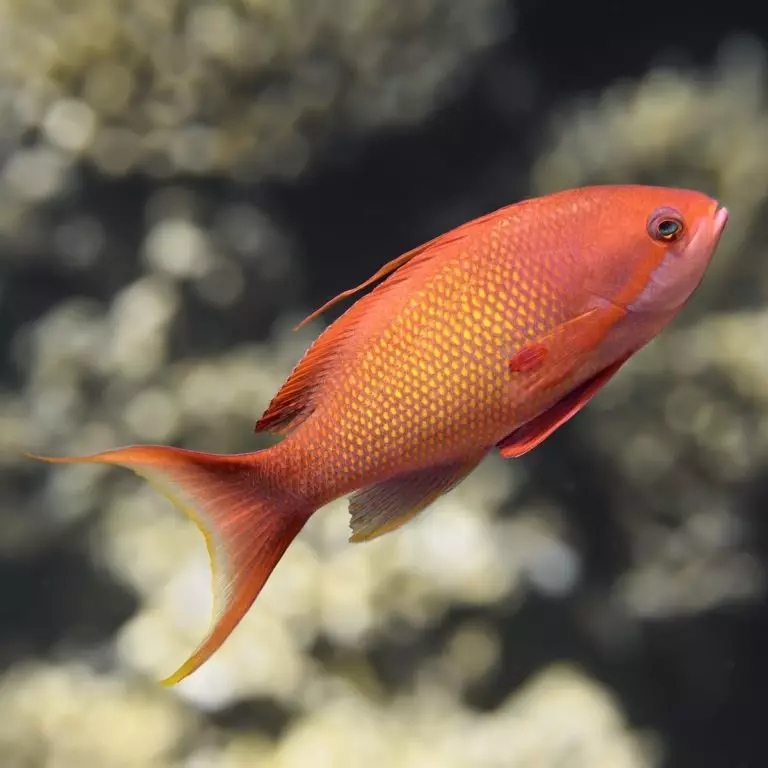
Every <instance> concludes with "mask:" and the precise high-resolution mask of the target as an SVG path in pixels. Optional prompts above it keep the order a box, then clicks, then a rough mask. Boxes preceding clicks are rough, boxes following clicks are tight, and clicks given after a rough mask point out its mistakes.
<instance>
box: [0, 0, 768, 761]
mask: <svg viewBox="0 0 768 768" xmlns="http://www.w3.org/2000/svg"><path fill="white" fill-rule="evenodd" d="M750 14H752V16H753V17H752V18H750ZM760 14H761V10H760V6H759V4H757V3H752V2H750V3H747V2H745V1H744V0H733V2H731V3H728V4H727V7H726V6H722V5H720V6H718V7H717V9H715V6H714V5H712V6H711V8H710V6H707V5H706V4H700V3H693V2H690V1H689V0H685V1H684V2H680V3H671V4H661V5H659V4H655V5H652V4H648V3H643V4H626V5H624V4H620V3H614V2H610V0H595V2H581V3H571V2H552V1H549V2H545V1H544V0H540V1H539V2H536V0H515V1H514V2H511V1H510V0H110V1H109V2H107V0H0V338H1V339H2V344H3V350H4V354H3V357H2V368H1V369H0V371H1V376H2V383H1V386H2V391H1V392H0V461H2V474H1V475H0V483H1V485H0V494H1V496H0V498H1V499H2V504H0V665H1V666H0V766H2V768H91V767H93V768H113V767H114V768H133V767H134V766H135V767H137V768H139V767H142V766H147V767H148V768H166V767H167V768H171V767H172V768H241V767H242V768H246V767H247V768H250V767H251V766H254V767H256V768H309V767H311V768H314V767H317V768H360V767H361V766H364V767H365V768H389V767H390V766H391V767H392V768H400V767H402V768H422V767H423V768H426V767H427V766H441V767H444V768H506V767H507V766H509V767H510V768H529V767H530V768H689V767H690V768H694V767H695V768H710V767H712V768H763V766H766V765H768V739H766V737H765V730H766V725H765V722H766V718H768V714H766V707H765V700H766V699H765V691H766V688H767V687H768V654H766V648H767V647H768V608H767V607H766V594H765V584H766V564H767V563H768V559H767V558H768V521H767V520H766V517H765V512H766V506H767V505H768V245H767V244H766V242H767V238H768V225H766V221H767V220H768V219H767V218H766V214H768V60H767V59H766V52H767V51H768V20H767V19H763V18H760ZM602 182H643V183H659V184H667V185H674V186H689V187H695V188H698V189H700V190H702V191H704V192H707V193H709V194H712V195H714V196H715V197H717V198H718V199H719V200H720V201H721V202H723V203H724V204H725V205H727V206H728V208H729V210H730V212H731V219H730V224H729V227H728V230H727V232H726V236H725V237H724V239H723V242H722V244H721V247H720V249H719V252H718V255H717V256H716V259H715V261H714V262H713V265H712V267H711V269H710V271H709V273H708V275H707V277H706V279H705V282H704V283H703V285H702V287H701V289H700V290H699V291H698V292H697V294H696V295H695V297H694V299H693V301H692V302H691V303H690V304H689V305H688V306H687V307H686V309H685V310H684V312H683V313H682V314H681V316H680V317H679V318H678V319H677V320H676V321H675V323H674V324H673V326H672V327H671V328H670V329H669V330H668V331H667V332H665V333H664V334H662V336H661V337H660V338H659V339H658V340H657V341H656V342H654V343H653V344H652V345H651V346H650V347H649V348H648V349H646V350H644V351H643V352H642V353H641V354H639V355H638V356H637V357H636V358H634V359H633V360H632V361H631V363H630V364H628V365H627V366H626V368H625V369H623V370H622V372H621V374H620V375H619V376H618V377H617V378H616V379H615V380H614V381H613V382H612V383H611V384H610V385H609V386H608V387H607V388H606V390H605V391H604V392H603V393H601V395H600V396H599V397H598V398H597V399H596V400H595V401H594V403H592V404H591V405H590V406H589V407H588V408H587V409H586V410H585V411H584V412H582V413H581V414H580V415H579V416H578V417H577V418H576V419H575V420H574V421H573V422H571V423H569V424H568V425H567V426H565V427H564V428H563V429H562V430H560V431H559V432H558V433H557V434H555V435H554V436H553V437H552V438H550V439H549V440H548V441H547V442H546V443H545V444H544V445H543V446H542V447H541V448H540V449H538V450H536V451H535V452H533V453H532V454H530V455H528V456H526V457H525V458H524V459H521V460H519V461H515V462H502V461H501V460H500V459H498V457H496V456H494V457H492V458H491V459H489V460H488V461H487V462H485V463H484V464H483V465H482V466H481V467H480V469H479V470H478V471H477V472H475V473H474V474H473V475H472V476H471V477H470V479H469V480H467V481H466V482H465V483H464V484H462V485H461V486H460V487H459V489H457V490H456V491H455V492H453V493H451V494H449V495H448V496H446V497H445V498H443V499H442V500H441V501H440V502H438V503H437V504H436V505H435V506H434V508H432V509H431V510H430V511H429V512H428V513H427V514H424V515H422V516H421V517H420V518H418V519H417V520H415V521H414V522H413V523H411V524H409V525H408V526H406V527H405V528H404V529H402V530H401V531H400V532H398V533H396V534H393V535H390V536H387V537H384V538H383V539H380V540H377V541H375V542H373V543H370V544H366V545H355V546H353V545H350V544H348V543H347V537H348V535H349V530H348V517H347V511H346V503H345V502H344V501H343V500H342V501H339V502H338V503H336V504H334V505H332V506H331V507H329V508H327V509H325V510H324V511H322V512H321V513H320V514H318V515H316V516H315V518H313V519H312V520H311V522H310V524H309V525H308V526H307V528H306V529H305V531H304V532H303V533H302V534H301V535H300V537H299V539H298V540H297V541H296V542H295V544H294V545H293V546H292V547H291V549H290V550H289V552H288V554H287V555H286V557H285V558H284V561H283V562H282V563H281V564H280V565H279V566H278V568H277V570H276V571H275V573H274V575H273V577H272V579H271V580H270V582H269V583H268V585H267V587H266V588H265V590H264V592H263V593H262V596H261V597H260V599H259V600H258V601H257V604H256V605H255V607H254V608H253V609H252V610H251V611H250V613H249V614H248V616H247V617H246V619H245V620H244V621H243V623H242V624H241V625H240V627H239V628H238V629H237V630H236V631H235V633H234V634H233V635H232V637H231V639H230V640H229V641H228V642H227V643H226V645H225V646H224V647H223V648H222V650H221V651H220V652H219V653H218V654H217V655H216V656H215V657H214V658H213V659H212V660H211V661H210V662H209V663H208V664H207V665H206V666H205V667H204V668H203V669H202V670H201V671H200V672H198V673H197V674H195V675H194V676H193V677H191V678H189V679H188V680H187V681H185V682H184V683H183V684H182V685H181V686H179V687H178V688H175V689H171V690H165V689H161V688H160V687H159V686H158V685H157V684H156V681H157V680H158V679H159V678H160V677H162V676H164V675H165V674H168V673H170V672H171V671H173V669H175V667H176V665H177V664H178V663H180V662H181V661H182V660H183V659H184V658H185V657H186V655H187V653H188V652H189V651H191V650H192V648H193V647H194V645H195V644H196V642H197V641H198V640H199V639H200V638H201V637H202V635H203V633H204V632H205V629H206V626H207V621H208V617H209V614H208V612H209V608H210V594H209V588H208V578H209V576H208V565H207V558H206V555H205V550H204V544H203V540H202V538H201V537H200V536H199V535H198V533H197V532H196V531H195V529H194V527H193V526H192V524H191V523H190V522H189V521H187V520H186V519H184V518H182V517H181V516H180V515H179V514H177V513H176V512H175V511H174V510H173V509H172V508H171V506H170V505H169V504H168V503H167V502H165V501H164V500H163V499H162V498H161V497H160V496H158V495H157V494H156V493H155V492H154V491H153V490H152V489H150V488H149V487H147V486H146V485H145V484H144V483H143V482H142V481H140V480H138V479H136V478H134V477H133V476H132V475H131V474H130V473H128V472H125V471H118V470H108V469H106V468H104V467H99V466H86V467H70V468H56V469H52V468H50V467H47V466H44V465H40V464H37V463H34V462H31V461H28V460H27V459H25V458H24V457H23V456H22V455H21V451H23V450H31V451H40V452H48V453H56V454H60V453H61V454H64V453H66V454H70V453H82V452H88V451H96V450H100V449H104V448H107V447H112V446H114V445H118V444H126V443H132V442H161V443H172V444H175V445H183V446H186V447H190V448H199V449H204V450H211V451H245V450H252V449H255V448H257V447H261V446H263V445H265V444H266V443H265V442H264V440H263V439H262V438H261V437H258V438H257V437H256V436H255V435H254V434H253V431H252V427H253V424H254V422H255V420H256V418H258V416H259V415H260V414H261V412H262V411H263V409H264V408H265V407H266V405H267V403H268V401H269V399H270V398H271V397H272V395H273V394H274V393H275V392H276V391H277V388H278V387H279V385H280V384H281V382H282V380H283V378H284V377H285V376H286V375H287V374H288V372H289V371H290V369H291V367H292V366H293V364H294V363H295V362H296V361H297V359H298V358H299V356H300V355H301V353H302V352H303V350H304V349H305V347H306V346H307V344H308V343H309V342H310V341H311V340H312V338H313V337H314V336H315V335H316V334H317V332H318V331H319V330H320V329H321V328H322V326H323V323H324V322H327V321H328V319H329V318H323V319H322V320H321V321H318V322H317V323H314V324H313V325H312V327H309V328H306V329H303V330H302V331H301V332H299V333H292V332H291V330H290V329H291V327H292V325H293V324H294V323H295V322H296V321H297V320H299V319H300V318H301V317H302V316H303V315H304V314H306V313H307V312H308V311H309V310H311V309H313V308H314V307H316V306H317V305H318V304H320V303H322V302H324V301H325V300H326V299H328V298H329V297H330V296H332V295H334V294H336V293H337V292H339V291H340V290H342V289H345V288H348V287H351V286H352V285H355V284H356V283H357V282H359V281H361V280H362V279H364V278H366V277H368V276H369V275H370V274H371V273H372V272H373V271H374V270H375V269H377V268H378V267H379V266H380V265H381V264H383V263H384V262H385V261H387V260H389V259H390V258H392V257H394V256H396V255H398V254H399V253H402V252H403V251H405V250H408V249H410V248H412V247H414V246H415V245H418V244H419V243H421V242H423V241H425V240H427V239H429V238H431V237H432V236H434V235H436V234H439V233H440V232H443V231H445V230H447V229H449V228H451V227H453V226H455V225H458V224H460V223H461V222H463V221H465V220H467V219H469V218H472V217H474V216H477V215H479V214H481V213H484V212H487V211H490V210H492V209H494V208H497V207H500V206H502V205H505V204H507V203H510V202H514V201H515V200H518V199H520V198H522V197H526V196H531V195H536V194H543V193H547V192H550V191H553V190H556V189H560V188H565V187H573V186H579V185H582V184H587V183H602ZM339 311H341V308H339V309H338V310H337V309H334V311H333V312H331V313H329V317H330V318H332V317H333V316H335V315H336V314H338V312H339Z"/></svg>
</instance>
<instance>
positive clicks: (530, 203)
mask: <svg viewBox="0 0 768 768" xmlns="http://www.w3.org/2000/svg"><path fill="white" fill-rule="evenodd" d="M727 220H728V211H727V209H726V208H725V207H723V206H721V205H720V204H719V203H718V202H717V201H716V200H714V199H712V198H710V197H708V196H707V195H705V194H703V193H701V192H697V191H694V190H686V189H671V188H666V187H651V186H642V185H606V186H591V187H581V188H578V189H571V190H564V191H560V192H555V193H553V194H550V195H547V196H543V197H534V198H530V199H526V200H522V201H520V202H517V203H514V204H512V205H508V206H506V207H503V208H500V209H499V210H496V211H493V212H491V213H488V214H486V215H484V216H481V217H479V218H476V219H474V220H472V221H468V222H467V223H465V224H462V225H461V226H459V227H457V228H456V229H453V230H451V231H449V232H447V233H445V234H442V235H440V236H438V237H436V238H434V239H432V240H430V241H429V242H427V243H425V244H423V245H421V246H419V247H417V248H415V249H413V250H410V251H408V252H406V253H404V254H403V255H401V256H398V257H397V258H395V259H393V260H392V261H390V262H389V263H388V264H386V265H385V266H383V267H382V268H381V269H379V270H378V272H376V273H375V274H374V275H373V276H372V277H370V278H369V279H368V280H366V281H365V282H363V283H362V284H360V285H358V286H357V287H356V288H353V289H351V290H348V291H344V292H342V293H340V294H339V295H338V296H336V297H335V298H333V299H331V300H330V301H329V302H327V303H326V304H324V305H323V306H322V307H320V309H318V310H317V311H316V312H313V313H312V314H311V315H309V317H307V318H306V319H305V321H303V322H302V323H301V324H300V325H304V324H305V323H306V322H309V321H310V320H313V319H314V318H316V317H317V316H319V314H320V313H322V312H324V311H325V310H327V309H329V308H330V307H332V306H334V305H335V304H336V303H338V302H339V301H341V300H343V299H346V298H348V297H350V296H355V295H356V294H362V295H359V296H358V298H357V299H356V300H355V301H354V302H353V303H352V304H351V305H350V306H349V308H348V309H347V310H346V311H345V312H344V313H343V314H341V315H340V316H339V317H338V319H336V320H335V321H334V322H332V323H331V324H330V325H329V326H328V327H326V328H325V330H324V331H323V332H322V333H321V334H320V335H319V336H318V337H317V339H316V340H315V341H314V342H313V343H312V344H311V345H310V347H309V348H308V349H307V351H306V352H305V354H304V355H303V357H302V358H301V359H300V361H299V362H298V364H297V365H296V367H295V368H294V369H293V371H292V372H291V374H290V375H289V377H288V378H287V380H286V381H285V383H284V384H283V385H282V387H281V388H280V389H279V391H278V392H277V394H276V395H275V396H274V398H273V399H272V401H271V402H270V404H269V406H268V408H267V409H266V411H265V412H264V413H263V415H262V416H261V418H260V419H259V420H258V421H257V422H256V425H255V431H256V432H260V433H270V434H273V435H277V436H280V437H281V438H282V439H280V440H279V441H277V442H276V443H275V444H274V445H271V446H270V447H267V448H262V449H260V450H256V451H253V452H248V453H238V454H217V453H206V452H202V451H192V450H188V449H184V448H180V447H173V446H157V445H154V446H153V445H136V446H128V447H123V448H117V449H114V450H106V451H104V452H101V453H96V454H93V455H89V456H79V457H51V456H40V455H34V458H37V459H40V460H43V461H49V462H57V463H72V462H96V463H103V464H112V465H119V466H123V467H126V468H128V469H131V470H133V471H134V472H135V473H137V474H138V475H139V476H142V477H143V478H145V479H146V480H147V481H149V482H150V483H151V484H152V485H153V486H154V487H155V488H156V489H158V490H159V491H160V492H161V493H162V494H163V495H165V496H166V497H167V498H168V499H169V500H170V501H171V502H172V503H173V504H174V505H175V506H176V507H178V508H179V509H180V510H181V511H183V512H184V513H186V514H187V515H188V516H189V517H190V518H191V519H192V521H194V523H195V524H196V525H197V527H198V528H199V529H200V531H201V533H202V535H203V536H204V538H205V541H206V545H207V549H208V554H209V558H210V566H211V574H212V590H213V617H212V620H211V624H210V628H209V630H208V633H207V635H206V636H205V638H204V639H203V640H202V641H201V643H200V644H199V645H198V646H197V648H196V649H195V650H194V651H193V652H192V653H191V655H190V656H189V658H188V659H187V660H186V661H185V662H184V663H183V664H182V665H181V666H180V667H179V668H178V669H177V670H176V671H175V672H174V673H173V674H171V675H170V676H168V677H167V678H165V679H164V680H162V681H161V683H162V684H164V685H174V684H176V683H178V682H180V681H181V680H183V679H184V678H185V677H187V676H188V675H190V674H191V673H192V672H194V671H195V670H197V669H198V668H199V667H200V666H201V665H202V664H203V663H205V662H206V660H207V659H209V658H210V657H211V655H212V654H213V653H214V652H216V651H217V650H218V649H219V647H220V646H221V644H222V643H223V642H224V641H225V640H226V638H227V637H228V636H229V635H230V633H231V632H232V631H233V630H234V629H235V627H236V626H237V625H238V623H239V622H240V620H241V619H242V617H243V616H244V615H245V614H246V612H247V611H248V610H249V608H250V607H251V605H252V604H253V602H254V600H255V599H256V597H257V596H258V594H259V592H260V591H261V589H262V588H263V586H264V584H265V583H266V582H267V579H268V578H269V577H270V575H271V574H272V572H273V570H274V568H275V567H276V565H277V564H278V562H279V561H280V559H281V557H282V556H283V554H284V553H285V551H286V550H287V548H288V547H289V545H290V544H291V542H292V541H293V540H294V538H295V537H296V536H297V535H298V533H299V532H300V531H301V530H302V528H303V527H304V525H305V524H306V522H307V520H308V519H309V518H310V517H311V516H312V515H313V514H314V513H315V512H316V511H317V510H319V509H320V508H322V507H324V506H326V505H327V504H328V503H329V502H331V501H333V500H335V499H337V498H340V497H342V496H346V495H349V494H351V496H350V499H349V513H350V527H351V531H352V533H351V536H350V540H351V541H352V542H364V541H370V540H372V539H375V538H377V537H379V536H381V535H383V534H385V533H388V532H391V531H394V530H396V529H398V528H400V526H402V525H403V524H404V523H406V522H407V521H409V520H411V519H413V518H414V517H415V516H416V515H417V514H419V513H420V512H422V511H423V510H425V509H426V508H427V507H429V506H430V505H431V504H432V503H433V502H434V501H435V500H436V499H438V498H439V497H440V496H443V495H444V494H446V493H448V492H449V491H450V490H451V489H453V488H455V487H456V486H457V485H458V484H459V483H461V482H462V480H463V479H464V478H466V477H467V475H468V474H470V473H471V472H472V470H473V469H474V468H475V467H476V466H477V465H478V464H479V463H480V462H481V461H482V460H483V459H484V457H485V456H487V455H488V454H489V453H490V452H491V451H494V450H498V451H499V452H500V454H501V456H502V457H504V458H510V459H511V458H517V457H520V456H523V455H524V454H526V453H527V452H528V451H530V450H532V449H534V448H535V447H536V446H538V445H540V444H541V443H542V441H544V440H545V439H546V438H547V437H549V436H550V435H551V434H552V433H553V432H554V431H555V430H556V429H558V428H559V427H561V426H562V425H563V424H565V423H566V422H567V421H568V420H569V419H571V418H572V417H573V416H574V415H575V414H576V413H578V412H579V411H580V410H581V409H582V408H583V407H584V406H585V405H586V403H587V402H589V401H590V400H591V398H593V397H594V396H595V395H596V394H597V393H598V392H599V391H600V389H601V388H602V387H604V386H605V384H606V383H607V382H608V381H609V380H610V379H611V378H612V377H613V376H614V375H615V374H616V373H617V372H618V371H619V369H620V368H621V367H622V366H623V365H624V363H625V362H626V361H627V360H628V359H629V358H630V357H631V356H632V355H634V354H635V353H637V352H638V351H639V350H640V349H641V348H642V347H644V346H645V345H646V344H647V343H648V342H650V341H651V340H652V339H653V338H654V337H656V336H657V335H658V334H659V333H660V332H661V331H662V330H663V329H664V327H665V326H666V325H667V324H668V323H669V322H670V321H671V320H672V319H673V317H674V316H675V315H676V314H677V313H678V311H679V310H680V309H681V307H682V306H683V305H684V304H685V303H686V302H687V300H688V299H689V297H690V296H691V294H692V293H693V292H694V291H695V289H696V288H697V286H698V285H699V283H700V282H701V280H702V278H703V276H704V273H705V271H706V269H707V266H708V264H709V263H710V260H711V258H712V256H713V254H714V252H715V249H716V247H717V244H718V242H719V240H720V236H721V234H722V232H723V230H724V228H725V226H726V223H727ZM222 386H226V382H222Z"/></svg>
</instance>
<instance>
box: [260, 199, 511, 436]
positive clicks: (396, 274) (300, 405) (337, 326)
mask: <svg viewBox="0 0 768 768" xmlns="http://www.w3.org/2000/svg"><path fill="white" fill-rule="evenodd" d="M497 213H498V212H496V213H490V214H487V215H486V216H482V217H480V218H478V219H474V220H472V221H469V222H467V223H466V224H462V225H461V226H460V227H457V228H456V229H453V230H451V231H450V232H446V233H445V234H443V235H440V236H439V237H436V238H434V239H432V240H430V241H429V242H428V243H425V244H424V245H420V246H419V247H418V248H414V249H413V250H411V251H408V252H407V253H404V254H403V255H402V256H398V257H397V258H396V259H393V260H392V261H390V262H389V263H388V264H385V265H384V266H383V267H382V268H381V269H380V270H379V271H378V272H377V273H376V274H375V275H373V277H370V278H369V279H368V280H366V281H365V282H364V283H361V284H360V285H358V286H357V287H356V288H352V289H350V290H347V291H344V292H342V293H340V294H339V295H338V296H336V297H335V298H333V299H331V300H330V301H328V302H326V304H324V305H323V306H322V307H320V309H318V310H317V311H315V312H313V313H312V314H311V315H309V317H307V318H306V319H305V320H303V321H302V322H301V323H300V324H299V325H298V326H297V328H301V327H302V326H303V325H304V324H305V323H307V322H309V321H310V320H312V319H313V318H315V317H317V316H318V315H319V314H320V313H321V312H324V311H325V310H326V309H328V308H329V307H331V306H333V305H334V304H336V303H337V302H339V301H341V300H342V299H344V298H346V297H347V296H352V295H353V294H355V293H358V292H359V291H361V290H363V289H365V288H367V287H368V286H370V285H371V284H373V283H375V282H376V281H377V280H379V279H381V278H383V277H386V278H387V279H386V280H384V282H383V283H380V284H379V285H377V286H376V287H375V288H374V289H373V290H372V291H371V292H370V293H368V294H367V295H365V296H363V297H362V298H360V299H358V300H357V301H356V302H355V303H354V304H353V305H352V306H351V307H350V308H349V309H348V310H347V311H346V312H345V313H344V314H343V315H342V316H341V317H339V318H338V319H337V320H336V321H334V322H333V323H331V325H329V326H328V327H327V328H326V329H325V330H324V331H323V332H322V333H321V334H320V336H318V338H317V339H316V340H315V342H314V343H313V344H312V345H311V346H310V348H309V349H308V350H307V352H306V353H305V354H304V357H303V358H302V359H301V360H300V361H299V363H298V365H297V366H296V367H295V368H294V369H293V371H292V373H291V375H290V376H289V377H288V379H287V380H286V381H285V383H284V384H283V386H282V387H281V388H280V390H279V392H278V393H277V394H276V395H275V397H274V398H273V399H272V402H271V403H270V404H269V407H268V408H267V410H266V411H265V412H264V415H263V416H262V417H261V418H260V419H259V420H258V421H257V422H256V427H255V431H256V432H272V433H274V434H288V432H290V431H292V430H293V429H295V428H296V427H298V426H299V424H301V423H302V422H303V421H304V420H305V419H306V418H307V417H308V416H309V415H310V414H311V413H312V412H313V411H314V409H315V403H316V397H317V396H318V394H319V390H320V387H321V385H322V383H323V381H324V380H325V376H326V374H327V373H328V371H329V370H330V368H331V366H332V365H333V364H334V363H335V362H336V361H337V359H338V355H339V354H340V353H341V351H342V350H343V349H344V347H345V344H344V342H345V341H346V340H347V339H348V338H349V337H350V336H352V335H353V334H354V332H355V330H356V329H357V327H358V323H359V322H360V320H361V319H362V318H363V317H364V316H365V315H366V314H367V313H368V312H369V311H370V310H371V309H372V308H373V307H374V306H376V305H377V304H378V303H379V302H380V301H382V300H384V299H386V297H387V296H388V295H389V292H390V291H391V290H392V289H393V288H395V287H397V286H399V285H401V284H402V283H403V281H405V280H407V279H408V277H410V275H411V274H413V270H414V269H415V268H416V266H417V265H418V264H421V263H424V261H425V260H426V259H431V258H433V257H434V256H436V255H437V254H438V253H440V252H441V251H442V249H443V248H445V247H446V246H448V245H451V244H454V243H457V242H459V241H461V240H463V239H464V238H465V237H466V236H467V235H468V234H469V233H470V232H471V231H472V229H474V228H475V227H476V226H477V225H478V224H481V223H483V222H485V221H488V220H489V219H491V218H493V217H494V216H496V215H497ZM387 276H388V277H387Z"/></svg>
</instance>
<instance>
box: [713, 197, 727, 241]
mask: <svg viewBox="0 0 768 768" xmlns="http://www.w3.org/2000/svg"><path fill="white" fill-rule="evenodd" d="M727 223H728V209H727V208H726V207H725V206H724V205H720V204H719V203H716V204H715V213H714V230H715V231H714V233H713V234H714V236H715V238H717V239H718V240H719V239H720V235H722V234H723V230H724V229H725V225H726V224H727Z"/></svg>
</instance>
